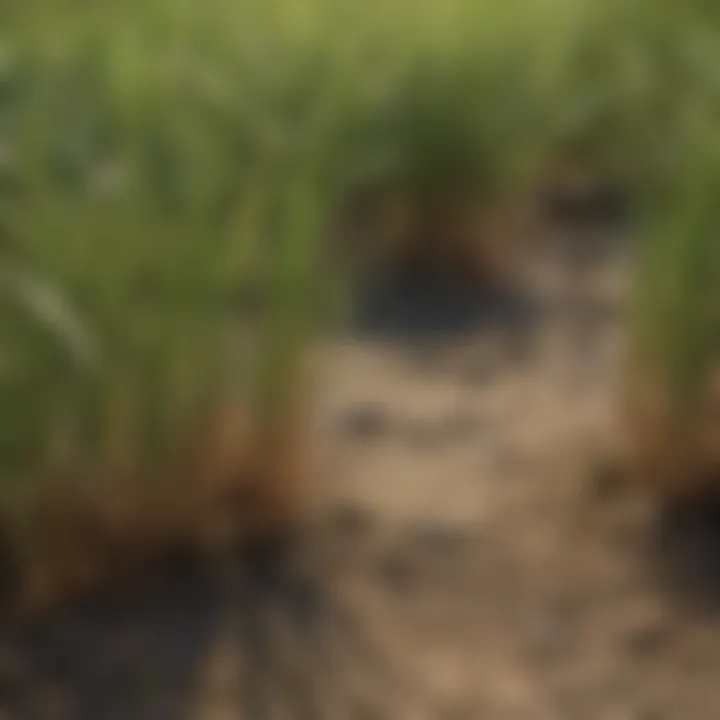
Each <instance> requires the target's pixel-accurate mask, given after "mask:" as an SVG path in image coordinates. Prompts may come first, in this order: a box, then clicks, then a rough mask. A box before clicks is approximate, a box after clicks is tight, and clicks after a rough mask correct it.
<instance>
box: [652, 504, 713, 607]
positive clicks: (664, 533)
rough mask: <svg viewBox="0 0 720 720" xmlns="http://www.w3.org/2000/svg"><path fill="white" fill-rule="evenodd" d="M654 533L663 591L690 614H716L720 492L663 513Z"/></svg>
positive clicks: (656, 558)
mask: <svg viewBox="0 0 720 720" xmlns="http://www.w3.org/2000/svg"><path fill="white" fill-rule="evenodd" d="M657 530H658V532H657V539H658V542H657V548H656V549H657V552H656V557H655V562H656V566H657V569H658V572H659V575H660V578H661V581H662V583H663V585H664V587H665V588H666V589H667V590H668V591H669V592H670V593H671V594H672V595H673V596H674V597H676V598H677V599H678V600H680V601H681V602H683V603H685V604H688V605H689V606H690V607H691V608H692V609H694V610H704V611H708V612H712V613H720V491H718V492H713V493H711V494H708V495H704V496H703V497H701V498H699V499H697V500H696V501H693V502H688V503H684V504H682V505H676V506H673V507H671V508H666V509H664V510H663V511H662V512H661V513H660V515H659V518H658V527H657Z"/></svg>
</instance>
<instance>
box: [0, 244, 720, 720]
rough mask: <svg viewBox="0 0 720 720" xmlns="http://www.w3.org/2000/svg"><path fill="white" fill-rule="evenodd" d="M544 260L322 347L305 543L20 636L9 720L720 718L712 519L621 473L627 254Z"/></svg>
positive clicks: (175, 579)
mask: <svg viewBox="0 0 720 720" xmlns="http://www.w3.org/2000/svg"><path fill="white" fill-rule="evenodd" d="M553 247H554V249H553ZM553 247H550V246H546V245H541V246H540V248H539V250H541V251H542V252H540V251H538V252H537V253H536V254H533V256H532V258H531V261H529V262H528V282H527V283H525V284H524V295H523V297H522V298H517V297H516V298H511V299H510V300H512V301H509V300H508V299H507V298H506V299H505V300H504V301H502V302H501V299H498V298H494V299H490V298H488V297H482V298H473V297H465V298H455V299H454V300H453V301H452V302H451V301H450V300H448V299H447V298H443V297H440V296H436V297H432V296H430V297H428V296H427V295H424V296H423V295H417V296H416V297H409V296H408V295H407V294H406V295H401V294H395V295H394V296H390V295H385V294H383V293H382V292H381V291H380V289H379V288H376V289H375V291H374V292H375V295H374V299H373V301H372V302H368V303H365V304H364V307H365V310H366V312H365V313H364V315H363V316H362V317H360V318H358V322H357V326H356V327H355V329H354V331H353V332H351V333H348V334H347V335H344V336H343V337H337V338H334V339H332V340H330V341H328V342H327V344H326V347H324V348H323V351H322V354H321V362H322V367H323V373H322V378H323V393H322V398H321V400H322V402H321V403H320V408H319V412H318V415H317V423H318V424H317V428H318V439H319V441H320V442H319V446H318V447H319V450H320V451H321V452H320V454H319V458H321V460H322V463H323V464H322V470H321V472H320V473H319V474H318V478H319V480H320V481H321V486H320V487H319V488H318V490H319V492H318V497H319V498H320V499H321V501H320V502H319V503H318V507H317V517H316V518H315V519H314V520H313V524H312V528H311V529H309V530H308V532H307V535H306V536H304V537H303V539H302V541H299V542H298V543H296V544H295V545H294V546H293V548H291V549H287V548H277V547H276V548H273V547H266V548H255V549H253V550H252V551H246V552H244V553H243V554H242V556H241V557H237V558H234V559H233V560H232V561H231V562H228V563H225V564H224V565H223V566H222V567H219V568H215V569H214V568H187V567H179V568H174V569H173V570H172V571H168V572H165V573H163V574H162V575H159V576H158V577H155V578H150V579H148V581H147V583H146V587H144V588H142V589H141V590H137V589H136V590H134V591H133V592H129V593H126V594H122V595H121V594H117V595H116V596H114V597H112V598H105V599H104V600H102V601H97V600H96V601H95V602H93V603H88V604H85V605H83V606H82V607H76V608H72V609H69V610H67V611H65V612H63V613H60V614H58V616H56V617H52V618H47V620H46V621H44V622H42V623H35V624H33V625H32V626H22V627H20V626H17V625H15V626H11V627H7V628H5V629H4V630H3V631H2V633H1V636H0V718H3V719H4V718H18V719H22V720H24V719H25V718H28V719H29V718H38V719H41V720H44V719H45V718H47V719H48V720H52V719H54V718H58V719H60V718H68V719H70V718H72V719H73V720H74V719H77V720H110V719H113V720H143V719H147V720H165V719H167V720H186V719H187V720H191V719H192V720H225V719H226V718H228V719H229V718H247V719H248V720H255V719H256V718H257V719H258V720H265V719H267V720H275V718H277V719H278V720H284V719H287V720H291V719H294V718H303V719H304V720H324V719H325V718H327V720H342V719H344V718H348V720H351V719H357V720H375V719H376V718H377V719H378V720H382V719H385V718H387V719H388V720H390V719H391V718H392V720H403V719H405V718H407V720H423V719H424V718H427V719H428V720H434V719H436V718H437V719H438V720H475V719H478V720H545V719H546V718H547V719H548V720H690V719H692V720H705V719H707V720H715V719H716V718H718V717H720V683H718V677H720V618H719V617H718V616H717V612H716V611H717V609H718V608H719V607H720V605H718V604H717V603H716V598H715V596H714V595H713V594H712V590H713V580H714V576H713V567H714V563H713V560H714V559H715V558H716V557H719V556H720V543H717V541H716V540H715V539H714V535H715V528H716V526H717V523H715V524H713V523H712V522H711V523H703V522H701V521H700V520H702V518H701V519H700V520H698V518H697V517H694V518H693V522H692V523H690V524H689V525H688V527H686V526H685V524H684V523H683V518H674V520H675V521H676V522H675V524H674V525H672V524H670V525H668V521H666V522H665V524H662V523H661V522H660V518H659V517H658V516H657V513H655V512H653V508H652V507H650V506H649V505H648V503H647V501H646V500H644V499H643V498H641V497H639V496H637V494H636V493H635V492H634V491H633V490H632V489H631V488H628V487H626V486H625V484H624V483H623V482H622V479H621V478H618V476H617V473H616V472H614V470H613V467H612V465H611V464H609V463H608V457H609V456H611V455H612V452H611V451H609V448H612V447H613V441H614V439H615V436H616V435H617V425H616V418H615V417H614V415H615V408H614V405H613V403H614V401H615V400H616V399H617V393H616V392H615V390H616V386H617V381H618V377H619V370H620V368H621V367H622V355H623V330H624V312H623V311H624V308H625V303H624V297H625V292H626V290H627V287H626V286H627V284H628V283H627V277H628V263H629V261H628V259H627V253H625V252H621V251H618V250H617V249H610V250H608V251H607V252H606V253H605V254H604V255H601V256H598V257H595V258H593V259H592V263H589V261H587V258H585V259H584V260H583V258H578V257H574V258H570V257H569V256H568V254H567V252H564V251H562V246H561V245H555V246H553ZM578 263H581V264H582V263H585V264H584V265H583V267H585V269H586V270H587V269H588V268H589V267H592V269H593V270H592V273H591V275H592V278H591V280H592V282H591V283H590V285H589V286H588V288H589V289H587V288H586V290H585V291H582V292H581V291H580V290H579V289H578V287H579V286H578V284H577V283H576V284H575V286H573V285H572V283H570V279H572V278H575V279H576V280H577V278H578V277H579V275H578V272H580V271H581V270H582V268H581V267H579V266H578ZM450 331H452V332H450ZM705 519H707V518H705ZM710 520H713V519H712V518H710ZM688 528H689V529H688ZM678 538H679V539H678ZM713 543H717V544H713ZM715 573H717V570H716V569H715Z"/></svg>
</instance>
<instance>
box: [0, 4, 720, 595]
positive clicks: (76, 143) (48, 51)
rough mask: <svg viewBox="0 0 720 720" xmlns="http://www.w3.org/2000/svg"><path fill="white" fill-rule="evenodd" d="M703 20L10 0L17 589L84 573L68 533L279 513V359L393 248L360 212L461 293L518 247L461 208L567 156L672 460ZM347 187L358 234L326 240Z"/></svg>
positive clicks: (297, 350)
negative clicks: (605, 233) (459, 278)
mask: <svg viewBox="0 0 720 720" xmlns="http://www.w3.org/2000/svg"><path fill="white" fill-rule="evenodd" d="M719 35H720V18H718V17H717V13H716V12H715V10H714V9H713V8H712V7H710V6H708V5H705V4H702V3H700V2H696V3H686V4H684V5H679V4H672V3H670V2H667V3H662V9H660V7H659V4H658V3H657V2H654V3H650V2H649V0H630V1H628V2H620V0H605V1H603V2H600V0H573V1H572V2H571V1H570V0H541V1H537V0H536V1H534V2H530V1H528V0H504V2H493V1H489V0H488V1H485V2H471V1H470V0H450V1H449V2H448V1H445V2H435V1H434V0H433V1H431V2H426V3H420V4H419V3H409V2H407V0H390V1H389V2H384V3H381V4H380V3H376V4H370V5H368V4H357V3H350V2H343V1H342V0H305V1H304V2H292V1H291V0H273V1H269V0H264V1H263V2H257V1H254V2H248V3H244V4H238V3H233V2H228V1H227V0H209V1H208V2H205V3H202V4H199V3H195V2H191V1H190V0H144V1H143V2H140V0H131V1H127V2H122V3H121V2H116V1H113V0H104V1H103V2H95V3H89V2H82V1H80V0H63V1H60V0H53V1H52V2H50V1H48V0H24V1H23V2H14V1H11V0H5V2H4V3H3V6H2V8H0V260H1V261H2V282H3V285H2V292H3V302H2V304H0V312H1V313H2V322H1V323H0V353H1V354H0V400H1V402H0V480H1V482H0V492H1V494H2V498H3V504H2V508H3V510H4V512H5V515H6V521H5V522H6V525H7V527H8V533H9V535H10V537H11V540H10V542H11V545H12V547H13V548H17V550H16V551H14V552H17V553H20V555H21V557H22V558H23V562H22V567H23V568H24V570H23V576H24V577H26V578H27V581H26V582H25V584H26V585H28V587H30V588H31V589H30V590H29V591H28V592H30V593H31V595H38V596H44V595H48V596H51V595H52V594H53V592H54V591H53V590H52V589H50V588H51V586H52V584H53V582H55V581H53V580H49V579H48V577H47V575H48V574H53V575H61V576H63V575H64V576H70V577H71V578H72V580H69V581H68V584H70V585H73V584H78V583H79V584H82V583H84V582H90V581H91V580H93V578H94V574H95V573H96V571H97V570H98V567H97V566H98V565H103V564H105V563H104V560H102V559H101V558H95V557H91V556H92V555H93V553H95V552H96V551H97V552H98V553H99V552H100V551H99V550H97V548H98V547H100V545H101V544H98V542H94V541H91V542H89V541H88V538H87V537H86V536H83V533H84V532H85V530H84V526H85V525H88V526H92V532H94V533H96V535H97V536H109V537H110V538H112V540H111V541H109V542H110V544H111V545H112V546H113V548H125V547H127V548H130V547H132V548H133V549H132V551H131V550H128V552H132V553H137V554H139V555H143V556H144V555H145V554H146V553H147V551H148V548H149V547H154V546H157V545H162V544H172V543H175V542H179V541H181V540H182V541H183V542H187V541H188V537H190V538H193V541H195V539H196V538H197V537H198V535H202V533H203V532H204V531H203V530H202V529H201V528H199V527H198V526H199V525H202V524H203V523H205V524H209V525H210V526H212V525H215V524H216V521H215V517H216V515H215V514H214V513H216V512H217V508H218V507H219V506H224V505H226V504H227V498H228V497H229V496H230V495H228V493H230V494H232V493H234V492H236V493H238V494H239V495H238V496H239V497H241V498H242V501H241V502H240V505H241V506H242V505H243V503H245V505H244V506H243V507H244V510H242V511H240V512H239V515H238V517H236V518H234V519H233V522H235V523H237V524H238V525H243V524H244V523H247V522H249V521H250V519H251V518H252V517H253V516H255V515H258V514H261V513H264V512H268V513H269V514H270V515H272V516H273V518H274V519H273V520H272V522H275V521H276V520H277V522H281V521H280V520H279V519H278V518H282V522H283V523H284V522H285V521H286V520H288V518H291V517H295V516H297V515H298V514H301V512H302V510H301V508H302V505H303V497H302V496H303V492H304V491H303V488H304V487H305V486H304V485H303V477H304V476H305V474H306V473H311V472H312V469H311V468H310V467H307V468H306V467H304V464H305V463H306V458H305V457H304V454H303V452H302V449H298V448H301V446H302V442H301V441H300V440H299V438H301V437H302V434H303V424H304V417H303V408H304V407H305V404H306V403H311V402H312V367H310V373H309V374H308V368H307V360H306V358H307V356H308V351H309V350H310V349H311V348H312V346H313V343H314V341H315V340H316V338H317V337H318V336H319V335H321V334H322V333H323V332H325V331H326V330H328V329H329V328H330V327H331V324H332V322H333V321H334V319H336V315H335V314H334V310H335V306H336V305H337V304H339V303H342V302H343V299H344V301H345V302H346V301H347V298H346V296H347V294H348V293H347V291H346V287H345V286H346V284H347V283H348V282H349V278H350V277H351V276H352V275H353V268H352V263H353V262H362V258H363V257H364V253H370V254H372V248H373V247H376V246H377V245H378V243H380V246H381V248H380V258H381V260H380V262H381V264H382V262H384V261H387V262H390V261H394V258H395V256H392V252H390V251H388V253H387V254H386V255H383V252H384V251H383V247H384V246H382V240H383V232H385V231H386V230H387V228H386V227H385V226H383V223H387V221H386V220H384V219H382V213H381V206H382V201H384V200H387V199H388V198H389V199H391V203H390V204H391V205H392V204H393V202H395V203H396V206H395V207H396V209H397V207H398V204H400V205H402V210H403V212H404V213H405V215H404V217H405V224H404V225H403V226H402V227H403V229H402V230H401V231H399V232H400V236H399V237H394V238H393V239H392V241H391V242H390V243H389V247H395V246H401V247H405V248H408V247H409V248H411V249H413V248H415V249H417V248H418V247H420V246H422V248H423V249H422V253H424V254H425V256H426V262H428V263H429V264H430V266H433V267H435V266H437V265H438V264H439V263H441V262H442V261H441V260H438V258H440V259H442V258H443V257H444V256H447V255H451V254H453V253H457V254H458V258H459V260H458V262H457V263H456V264H458V265H460V266H467V265H468V264H473V263H476V264H478V263H479V266H480V267H479V269H478V272H476V273H475V274H474V275H473V276H472V277H473V281H474V282H481V281H483V278H484V277H485V275H487V273H485V275H484V274H483V272H482V271H483V264H487V263H489V262H491V257H492V253H493V251H495V252H502V250H501V249H498V248H497V247H495V248H493V247H492V246H493V245H497V244H502V243H505V242H507V243H508V244H510V243H512V242H513V239H512V238H511V237H506V236H504V235H503V234H502V233H500V234H498V235H493V236H492V238H491V239H488V238H487V237H485V238H483V237H482V236H483V228H484V227H485V225H484V224H483V223H484V222H485V220H487V218H488V216H491V217H492V215H493V212H494V209H496V208H503V211H505V210H506V208H507V207H508V205H509V207H510V209H511V211H512V209H513V208H514V207H515V205H514V204H513V203H515V202H516V198H517V197H520V198H521V200H525V199H528V198H534V197H536V196H537V195H538V194H539V193H542V192H543V191H544V190H545V189H546V188H545V186H544V178H545V177H546V174H547V173H549V172H550V171H552V170H554V169H555V168H558V167H559V168H561V169H562V162H563V158H567V157H569V158H571V164H576V165H577V166H580V167H584V168H587V169H588V171H589V172H590V173H591V174H592V175H595V176H598V177H604V176H606V175H608V176H612V178H613V179H615V180H617V182H619V183H620V185H621V187H622V188H623V192H625V193H626V194H627V195H628V197H629V198H631V202H632V203H633V206H634V207H635V208H636V209H637V213H638V215H639V217H640V221H641V226H642V227H643V229H644V228H648V230H647V231H644V232H643V255H644V257H643V259H642V261H641V263H640V267H639V275H638V277H639V283H638V287H639V292H638V298H639V300H640V302H639V303H638V313H637V326H638V329H637V335H636V337H637V340H638V343H637V344H638V352H637V357H638V362H639V367H638V368H635V371H636V372H638V373H639V374H640V375H642V376H643V377H647V376H649V377H653V378H655V379H654V383H653V387H652V388H651V389H650V390H649V391H648V392H647V393H645V391H644V390H643V393H645V394H643V395H642V397H641V398H640V399H639V400H637V402H638V403H640V404H641V405H643V407H644V405H645V404H647V399H646V397H645V395H646V394H649V395H652V396H653V397H654V396H655V395H656V394H657V393H660V394H662V395H663V398H664V400H663V403H662V404H661V406H659V407H662V408H664V409H663V410H657V411H653V412H658V413H661V414H662V415H663V418H662V419H661V420H658V423H659V425H658V427H660V426H662V428H663V429H662V430H660V429H658V431H657V436H656V437H654V438H652V442H651V443H650V446H652V447H656V446H657V445H658V444H659V445H660V446H662V447H664V448H665V450H667V448H668V443H667V437H668V435H667V433H670V435H669V437H672V438H673V441H672V442H671V443H670V448H671V449H675V450H677V458H685V456H686V455H687V453H686V452H685V450H683V449H682V447H684V445H688V444H690V445H691V444H692V443H691V441H690V440H687V441H686V440H684V439H681V438H680V436H679V435H678V434H677V433H675V432H674V430H672V429H668V428H671V427H672V428H674V427H675V425H673V423H672V422H671V419H674V418H679V417H682V418H683V421H682V423H683V428H685V430H687V429H688V428H690V429H691V428H693V427H694V425H693V423H692V422H688V421H687V420H686V416H685V415H681V413H683V412H686V411H689V412H693V411H692V409H690V410H687V407H686V403H685V401H686V400H688V398H691V397H692V396H693V393H694V392H695V390H694V388H698V387H703V384H702V383H703V380H702V378H707V377H708V376H709V374H710V373H711V370H712V368H713V366H714V361H715V353H716V348H715V338H716V333H717V327H716V322H717V316H716V310H715V304H714V303H715V290H714V286H715V277H716V272H717V270H718V262H719V261H720V258H719V257H718V253H717V251H716V249H715V247H716V238H715V233H716V231H717V222H716V217H715V215H716V211H715V210H714V207H715V203H714V193H715V192H716V187H717V168H718V162H719V161H718V159H717V157H716V155H715V148H714V146H715V143H716V134H717V133H718V130H719V129H720V128H719V126H718V124H717V122H716V119H717V118H716V117H715V113H716V110H717V100H718V90H719V89H720V77H718V75H717V72H716V68H717V67H718V59H719V58H720V55H719V53H720V50H718V48H720V44H719V43H718V42H717V40H718V36H719ZM363 193H365V194H367V193H369V195H370V197H373V198H379V200H377V201H375V204H374V205H373V204H372V203H371V205H372V207H371V208H370V212H371V214H372V213H379V215H380V216H381V220H380V229H379V230H378V225H377V224H376V225H375V226H374V227H375V228H376V230H377V235H378V237H377V238H376V237H373V236H372V233H370V234H367V235H363V236H362V237H359V238H357V239H356V240H354V242H356V243H360V244H361V245H362V247H353V248H351V252H350V253H349V257H346V256H344V255H342V253H338V251H337V249H338V245H339V244H340V243H339V238H337V237H335V235H334V234H333V228H335V227H337V226H338V224H340V225H341V226H342V222H340V223H338V220H339V219H342V217H343V216H344V213H346V211H347V209H348V208H349V207H350V206H351V205H352V203H353V201H354V199H355V198H357V197H360V196H361V195H363ZM395 198H401V200H393V199H395ZM408 218H409V220H408ZM453 223H455V225H456V226H457V228H456V229H455V230H453V231H452V232H451V230H450V227H451V225H453ZM458 228H459V229H458ZM453 233H455V235H453ZM451 236H452V237H455V236H457V241H455V240H453V239H452V237H451ZM483 242H485V245H483V247H484V248H485V249H484V250H483V252H480V253H479V254H478V253H477V252H476V251H477V247H476V243H479V244H480V245H482V243H483ZM488 245H490V246H491V247H490V248H489V249H488V247H487V246H488ZM413 252H414V251H413ZM412 254H413V253H412V252H410V253H409V255H407V256H408V257H409V256H410V255H412ZM416 254H417V253H416ZM391 256H392V257H391ZM397 258H399V261H400V262H405V261H406V255H403V253H402V252H400V253H399V254H398V255H397ZM397 258H395V259H397ZM404 258H405V259H404ZM427 258H430V259H429V260H427ZM247 288H254V289H255V290H257V289H258V288H259V292H260V295H261V296H262V297H263V299H264V303H263V308H262V312H258V311H257V309H255V310H252V309H248V307H247V306H246V305H243V303H242V302H241V299H242V297H243V296H244V293H245V292H246V290H247ZM671 288H672V290H671ZM337 309H338V310H341V309H342V308H341V307H338V308H337ZM631 377H633V376H632V375H631ZM630 394H631V395H632V394H633V393H632V391H631V392H630ZM641 394H642V393H641ZM695 395H697V392H695ZM228 406H230V407H228ZM653 407H654V406H653ZM666 415H667V417H665V416H666ZM673 422H674V420H673ZM668 423H669V424H668ZM647 427H648V426H647V425H646V424H643V432H646V430H647ZM686 434H687V433H686ZM692 434H693V433H692V430H690V432H689V435H690V436H692ZM684 437H685V435H683V438H684ZM681 446H682V447H681ZM653 453H655V458H656V459H657V452H656V451H652V452H651V454H653ZM663 457H664V456H663ZM278 458H281V459H282V460H281V461H278ZM663 462H664V461H663ZM683 463H686V460H684V459H683V461H682V462H680V460H678V462H677V463H675V464H674V465H673V464H672V463H670V464H669V465H668V464H666V466H667V467H670V466H671V465H672V467H674V468H675V469H674V470H673V472H672V473H671V474H672V475H673V477H672V478H671V479H669V480H668V483H669V484H670V485H671V486H673V487H676V486H677V483H684V482H685V481H686V480H687V478H686V475H687V472H686V469H687V464H685V465H683ZM688 482H689V480H688ZM663 492H665V491H664V490H663ZM233 497H234V496H233ZM48 498H51V500H48ZM283 505H284V506H285V507H282V506H283ZM48 506H49V507H48ZM64 506H67V507H64ZM205 507H207V512H206V511H205ZM279 507H280V509H278V508H279ZM261 508H262V509H261ZM48 513H49V514H50V515H55V516H60V515H62V514H63V513H65V514H67V516H68V518H67V519H66V520H64V521H61V520H58V521H57V522H56V523H50V522H48V520H47V517H48ZM83 514H84V515H90V516H94V517H93V519H92V521H91V520H89V519H88V520H83V521H82V522H81V521H80V520H79V519H78V517H79V516H81V515H83ZM276 515H277V517H276ZM203 527H204V526H203ZM159 528H162V530H159ZM87 532H91V531H90V530H87ZM74 535H76V536H77V537H73V536H74ZM58 536H61V537H63V541H62V542H58ZM117 552H118V553H119V554H122V553H123V552H124V551H122V550H117ZM60 556H62V557H60ZM50 565H52V566H53V567H54V568H55V569H54V570H53V571H52V573H51V572H50V570H49V569H48V568H49V566H50Z"/></svg>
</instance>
